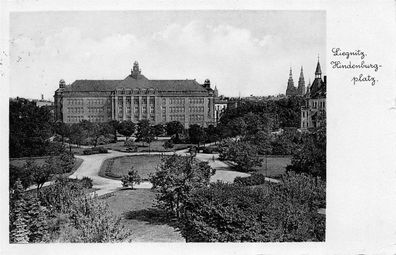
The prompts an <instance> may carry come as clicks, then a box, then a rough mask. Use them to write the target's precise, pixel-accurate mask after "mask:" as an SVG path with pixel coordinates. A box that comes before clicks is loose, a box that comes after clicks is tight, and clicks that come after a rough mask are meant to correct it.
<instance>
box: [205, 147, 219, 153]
mask: <svg viewBox="0 0 396 255" xmlns="http://www.w3.org/2000/svg"><path fill="white" fill-rule="evenodd" d="M202 152H203V153H208V154H213V153H217V152H219V149H218V148H217V146H207V147H203V148H202Z"/></svg>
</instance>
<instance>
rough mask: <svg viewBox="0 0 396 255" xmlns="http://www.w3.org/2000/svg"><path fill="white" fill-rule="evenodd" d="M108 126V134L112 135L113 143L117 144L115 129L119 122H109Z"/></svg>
mask: <svg viewBox="0 0 396 255" xmlns="http://www.w3.org/2000/svg"><path fill="white" fill-rule="evenodd" d="M108 124H109V127H110V133H112V134H113V136H114V142H117V129H118V124H119V122H118V120H110V121H109V122H108Z"/></svg>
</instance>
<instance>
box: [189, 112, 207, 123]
mask: <svg viewBox="0 0 396 255" xmlns="http://www.w3.org/2000/svg"><path fill="white" fill-rule="evenodd" d="M203 120H204V116H203V115H202V114H192V115H190V121H191V122H193V121H203Z"/></svg>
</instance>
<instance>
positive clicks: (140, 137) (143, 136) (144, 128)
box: [136, 120, 154, 147]
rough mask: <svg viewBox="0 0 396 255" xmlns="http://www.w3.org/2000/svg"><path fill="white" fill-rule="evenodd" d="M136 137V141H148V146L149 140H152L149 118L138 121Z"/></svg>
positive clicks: (152, 134)
mask: <svg viewBox="0 0 396 255" xmlns="http://www.w3.org/2000/svg"><path fill="white" fill-rule="evenodd" d="M136 138H137V141H142V142H146V143H148V144H149V147H150V144H151V142H152V141H153V140H154V133H153V129H152V127H151V126H150V121H149V120H140V121H139V123H138V128H137V134H136Z"/></svg>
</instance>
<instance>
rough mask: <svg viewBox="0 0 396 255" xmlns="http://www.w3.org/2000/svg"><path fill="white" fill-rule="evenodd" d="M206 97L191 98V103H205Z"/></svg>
mask: <svg viewBox="0 0 396 255" xmlns="http://www.w3.org/2000/svg"><path fill="white" fill-rule="evenodd" d="M203 103H204V99H203V98H200V97H198V98H190V104H203Z"/></svg>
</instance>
